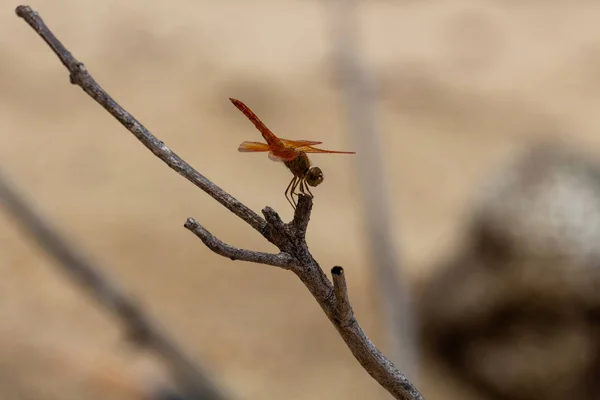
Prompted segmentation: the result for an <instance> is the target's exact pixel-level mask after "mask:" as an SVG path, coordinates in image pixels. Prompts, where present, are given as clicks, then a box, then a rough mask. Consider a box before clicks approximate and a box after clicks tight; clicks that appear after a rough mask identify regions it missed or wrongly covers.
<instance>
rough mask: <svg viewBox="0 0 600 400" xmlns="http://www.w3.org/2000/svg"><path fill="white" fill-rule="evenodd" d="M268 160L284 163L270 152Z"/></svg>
mask: <svg viewBox="0 0 600 400" xmlns="http://www.w3.org/2000/svg"><path fill="white" fill-rule="evenodd" d="M269 159H270V160H271V161H281V162H283V161H285V160H284V159H283V158H281V157H279V156H277V155H275V154H274V153H273V152H272V151H270V152H269Z"/></svg>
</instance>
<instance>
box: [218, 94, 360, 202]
mask: <svg viewBox="0 0 600 400" xmlns="http://www.w3.org/2000/svg"><path fill="white" fill-rule="evenodd" d="M229 100H231V102H232V103H233V105H234V106H236V107H237V109H238V110H240V111H241V112H242V113H243V114H244V115H245V116H246V118H248V119H249V120H250V122H252V123H253V124H254V126H255V127H256V129H258V130H259V131H260V133H261V134H262V136H263V138H264V139H265V141H266V142H267V143H262V142H248V141H246V142H242V144H240V147H239V148H238V151H240V152H251V153H253V152H269V158H270V159H271V160H273V161H278V162H283V163H284V164H285V166H286V167H287V168H288V169H289V170H290V171H291V172H292V174H293V178H292V180H291V181H290V183H289V185H288V186H287V188H286V189H285V198H286V199H287V201H288V202H289V203H290V204H291V205H292V208H293V209H294V210H295V209H296V205H297V203H296V201H295V200H294V195H296V197H298V193H297V192H296V190H299V191H300V193H302V194H303V195H308V196H310V197H311V198H312V197H314V196H313V194H312V193H311V191H310V189H309V186H310V187H315V186H318V185H320V184H321V183H322V182H323V171H322V170H321V168H319V167H314V166H311V163H310V160H309V159H308V156H307V154H306V153H328V154H356V152H354V151H334V150H324V149H319V148H316V147H313V146H315V145H317V144H321V143H323V142H316V141H312V140H288V139H283V138H280V137H277V136H276V135H275V134H274V133H273V132H271V130H270V129H269V128H267V126H266V125H265V124H264V123H263V122H262V121H261V120H260V119H259V118H258V117H257V116H256V114H254V112H252V110H250V108H248V106H246V105H245V104H244V103H243V102H241V101H240V100H237V99H233V98H229Z"/></svg>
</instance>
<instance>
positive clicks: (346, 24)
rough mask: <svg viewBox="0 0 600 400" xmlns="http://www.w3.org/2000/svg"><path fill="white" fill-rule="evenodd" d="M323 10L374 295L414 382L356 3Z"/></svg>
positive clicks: (393, 351)
mask: <svg viewBox="0 0 600 400" xmlns="http://www.w3.org/2000/svg"><path fill="white" fill-rule="evenodd" d="M325 4H326V5H327V7H329V9H328V13H329V16H330V23H331V36H332V46H333V48H332V58H333V60H332V61H333V65H334V68H335V73H336V77H337V78H339V80H338V83H339V85H340V88H341V90H342V95H343V102H344V106H345V111H346V120H347V124H346V126H347V130H348V133H349V135H350V139H351V140H352V142H353V143H354V147H355V148H359V149H361V151H360V152H359V153H358V154H357V163H358V165H359V168H358V173H359V175H360V179H358V180H357V181H358V182H359V184H360V185H361V192H362V193H363V203H364V204H363V208H364V210H365V211H364V217H365V219H364V221H365V222H364V223H365V228H366V231H367V238H368V248H369V253H370V258H371V259H372V260H373V266H374V275H375V284H376V286H377V288H376V291H375V293H377V295H378V296H379V307H380V308H381V310H382V314H383V318H382V319H383V323H384V324H385V326H386V332H387V338H386V339H387V340H386V341H387V342H388V347H389V351H390V355H391V358H392V360H394V362H396V363H398V365H399V366H400V367H401V369H402V370H403V371H404V372H405V373H406V374H407V375H408V376H409V377H411V379H412V380H413V382H414V380H415V379H416V375H417V370H418V365H417V364H418V357H417V354H416V352H417V350H416V349H417V344H416V329H415V321H414V317H413V310H412V307H411V305H410V295H409V290H408V285H406V284H403V282H402V280H401V278H400V276H399V275H400V274H399V271H400V268H399V267H400V266H401V263H400V260H399V257H398V254H397V253H396V245H395V243H394V242H393V240H392V238H394V237H395V236H396V234H395V233H394V229H393V227H392V224H391V222H390V221H392V220H393V218H392V217H391V216H390V214H391V212H390V205H389V202H388V199H389V194H388V191H389V190H388V188H387V187H386V184H385V182H386V180H387V178H386V174H385V169H384V167H383V164H382V161H381V160H382V157H381V144H380V141H381V140H380V137H381V132H380V129H379V127H378V124H377V118H376V116H375V110H374V101H373V97H374V93H373V90H374V88H373V86H374V85H373V84H372V82H371V75H370V74H369V69H368V68H367V66H366V65H365V64H364V62H362V61H361V58H360V46H359V45H360V43H359V42H360V40H359V35H360V24H359V23H358V15H360V14H359V13H358V12H357V7H358V6H359V5H358V4H357V1H356V0H330V1H326V2H325Z"/></svg>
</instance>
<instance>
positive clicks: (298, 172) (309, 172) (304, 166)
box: [284, 152, 323, 187]
mask: <svg viewBox="0 0 600 400" xmlns="http://www.w3.org/2000/svg"><path fill="white" fill-rule="evenodd" d="M284 163H285V166H286V167H288V168H289V170H290V171H292V174H294V176H296V177H297V178H299V179H302V180H303V181H305V182H306V183H307V184H308V185H310V186H312V187H315V186H317V185H319V184H320V183H321V182H323V171H321V168H319V167H311V166H310V160H309V159H308V156H307V155H306V153H304V152H301V153H300V154H299V155H298V156H297V157H295V158H294V159H292V160H289V161H285V162H284Z"/></svg>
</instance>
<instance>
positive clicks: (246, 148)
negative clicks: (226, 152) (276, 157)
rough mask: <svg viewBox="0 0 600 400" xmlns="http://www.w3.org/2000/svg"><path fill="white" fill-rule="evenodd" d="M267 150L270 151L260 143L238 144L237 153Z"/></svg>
mask: <svg viewBox="0 0 600 400" xmlns="http://www.w3.org/2000/svg"><path fill="white" fill-rule="evenodd" d="M269 150H271V149H270V148H269V145H268V144H266V143H260V142H243V143H242V144H240V147H238V151H241V152H243V153H247V152H256V151H269Z"/></svg>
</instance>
